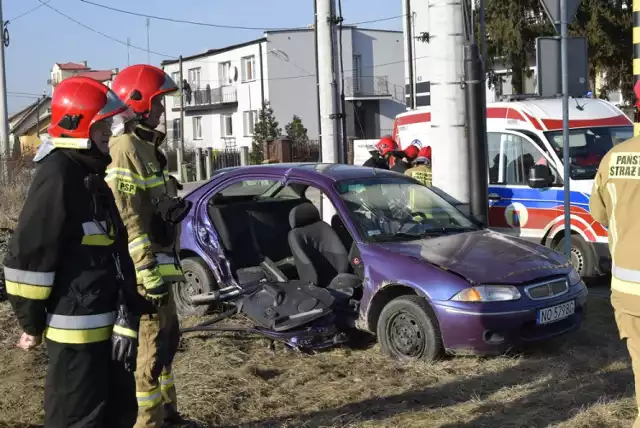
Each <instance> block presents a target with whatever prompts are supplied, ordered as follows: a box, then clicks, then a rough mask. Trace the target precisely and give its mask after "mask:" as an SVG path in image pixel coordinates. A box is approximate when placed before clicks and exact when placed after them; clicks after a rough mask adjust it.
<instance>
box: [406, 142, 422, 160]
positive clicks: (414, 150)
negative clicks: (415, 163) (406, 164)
mask: <svg viewBox="0 0 640 428" xmlns="http://www.w3.org/2000/svg"><path fill="white" fill-rule="evenodd" d="M419 153H420V149H418V147H417V146H414V145H413V144H412V145H410V146H409V147H407V148H406V149H404V154H405V155H406V156H407V158H409V159H415V158H417V157H418V154H419Z"/></svg>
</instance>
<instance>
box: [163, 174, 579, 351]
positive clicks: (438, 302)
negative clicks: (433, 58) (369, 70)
mask: <svg viewBox="0 0 640 428" xmlns="http://www.w3.org/2000/svg"><path fill="white" fill-rule="evenodd" d="M187 199H189V200H190V201H192V202H193V208H192V209H191V212H190V213H189V216H188V217H187V218H186V219H185V221H184V222H183V225H182V229H181V237H180V246H181V248H180V257H181V261H182V265H183V268H184V271H185V274H186V277H187V282H186V284H176V286H175V289H174V292H175V293H174V295H175V299H176V304H177V307H178V310H179V312H180V313H182V314H184V315H188V314H200V315H202V314H204V313H206V312H207V311H209V310H210V309H212V308H215V309H216V313H215V314H214V315H215V317H214V318H213V319H211V320H209V321H207V322H205V323H203V324H201V325H199V326H196V327H194V328H190V329H185V330H184V331H185V332H188V331H200V330H215V331H220V330H224V331H228V330H233V331H244V332H248V333H257V334H261V335H264V336H267V337H269V338H271V339H273V340H278V341H281V342H284V343H285V344H287V345H288V346H291V347H294V348H298V349H318V348H324V347H330V346H334V345H336V344H339V343H342V342H345V341H346V340H347V339H348V336H349V332H350V331H352V330H353V328H357V329H360V330H364V331H368V332H371V333H373V334H374V335H375V336H376V338H377V340H378V342H379V343H380V345H381V347H382V349H383V350H384V352H385V353H387V354H388V355H389V356H391V357H393V358H399V359H424V360H430V359H433V358H436V357H438V356H440V355H441V354H442V353H444V352H445V351H446V352H452V353H455V352H473V353H477V354H499V353H503V352H505V351H507V350H508V349H510V348H512V347H515V346H519V345H523V344H527V343H534V342H538V341H543V340H547V339H550V338H552V337H556V336H559V335H562V334H565V333H568V332H571V331H574V330H576V329H578V328H579V327H580V324H581V322H582V317H583V311H584V305H585V301H586V298H587V289H586V287H585V285H584V283H583V282H582V281H581V279H580V276H579V275H578V274H577V273H576V272H575V271H574V270H573V268H572V267H571V265H570V264H569V263H568V262H567V261H566V259H564V257H563V256H562V255H561V254H559V253H557V252H556V251H554V250H551V249H549V248H545V247H543V246H541V245H537V244H533V243H530V242H527V241H525V240H521V239H519V238H515V237H511V236H507V235H503V234H500V233H497V232H493V231H490V230H488V229H486V228H483V227H482V226H480V225H479V224H478V223H477V222H476V221H475V220H474V219H472V218H470V217H469V216H467V215H465V214H463V213H462V212H461V211H459V210H458V209H457V208H456V207H455V206H454V205H452V204H451V203H450V202H449V201H450V198H448V197H447V195H444V194H441V192H439V191H435V190H433V189H430V188H427V187H425V186H422V185H420V184H419V183H418V182H417V181H415V180H413V179H412V178H410V177H407V176H404V175H400V174H397V173H394V172H391V171H383V170H376V169H371V168H364V167H356V166H350V165H334V164H315V163H314V164H274V165H261V166H251V167H240V168H226V169H223V170H219V171H217V172H216V174H215V175H214V176H213V178H212V179H211V180H210V181H209V182H208V183H206V184H205V185H203V186H201V187H200V188H198V189H196V190H194V191H193V192H191V193H190V194H189V195H188V196H187ZM327 204H329V205H327ZM321 205H324V209H319V208H320V206H321ZM328 208H333V213H334V215H333V216H332V217H331V218H329V219H328V221H327V222H325V221H323V220H322V219H321V214H320V213H321V212H325V213H326V212H327V211H328ZM329 212H331V211H329ZM237 313H242V314H244V315H245V316H246V317H247V318H248V319H249V320H250V321H251V323H252V324H253V326H252V327H240V326H238V327H229V326H227V325H226V323H225V326H224V327H221V326H219V324H217V323H216V322H217V321H220V320H221V319H224V318H227V317H230V316H233V315H235V314H237Z"/></svg>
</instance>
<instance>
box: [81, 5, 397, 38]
mask: <svg viewBox="0 0 640 428" xmlns="http://www.w3.org/2000/svg"><path fill="white" fill-rule="evenodd" d="M80 1H81V2H82V3H86V4H90V5H92V6H96V7H101V8H103V9H107V10H111V11H113V12H120V13H124V14H127V15H133V16H140V17H144V18H151V19H157V20H160V21H167V22H174V23H179V24H190V25H198V26H201V27H213V28H226V29H231V30H253V31H278V30H285V29H286V28H283V27H247V26H243V25H226V24H213V23H210V22H202V21H191V20H187V19H177V18H169V17H166V16H158V15H150V14H147V13H141V12H134V11H131V10H125V9H119V8H117V7H113V6H107V5H106V4H101V3H96V2H93V1H91V0H80ZM403 16H404V15H396V16H387V17H384V18H378V19H372V20H369V21H362V22H354V23H349V24H346V25H361V24H373V23H376V22H384V21H390V20H392V19H398V18H402V17H403ZM300 28H302V27H300Z"/></svg>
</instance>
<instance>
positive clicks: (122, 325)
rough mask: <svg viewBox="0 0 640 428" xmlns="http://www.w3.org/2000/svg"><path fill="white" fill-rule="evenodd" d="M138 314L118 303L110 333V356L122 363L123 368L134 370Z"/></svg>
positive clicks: (138, 324) (136, 351)
mask: <svg viewBox="0 0 640 428" xmlns="http://www.w3.org/2000/svg"><path fill="white" fill-rule="evenodd" d="M139 328H140V316H138V315H134V314H133V313H131V312H130V311H129V309H128V308H127V306H126V305H124V304H122V303H121V304H119V305H118V315H117V316H116V322H115V324H114V326H113V333H112V334H111V357H112V359H113V360H114V361H120V362H121V363H123V364H124V368H125V370H127V371H129V372H134V371H135V370H136V358H137V355H138V329H139Z"/></svg>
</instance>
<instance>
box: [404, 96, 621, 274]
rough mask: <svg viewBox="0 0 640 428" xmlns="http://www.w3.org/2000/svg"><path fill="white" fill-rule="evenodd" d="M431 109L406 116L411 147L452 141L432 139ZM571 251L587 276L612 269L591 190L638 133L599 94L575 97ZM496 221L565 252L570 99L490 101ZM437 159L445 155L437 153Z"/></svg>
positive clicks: (493, 214)
mask: <svg viewBox="0 0 640 428" xmlns="http://www.w3.org/2000/svg"><path fill="white" fill-rule="evenodd" d="M430 120H431V114H430V113H429V112H428V111H427V112H425V111H423V110H414V111H410V112H406V113H402V114H400V115H398V116H397V117H396V119H395V123H394V138H395V139H396V141H397V142H398V144H399V145H400V146H401V147H402V148H405V147H407V146H408V145H410V144H415V145H418V146H421V147H425V146H431V147H432V148H434V154H435V153H437V150H435V147H434V146H435V145H436V144H446V142H436V141H432V140H430V138H429V133H430V123H429V122H430ZM569 128H570V131H569V132H570V134H569V145H570V156H571V178H570V190H571V231H572V234H573V236H572V239H571V242H572V248H571V257H572V262H573V265H574V266H575V268H576V269H577V270H578V272H580V274H582V276H584V277H592V276H595V275H598V274H602V273H606V272H608V271H609V269H610V263H611V262H610V255H609V250H608V246H607V231H606V229H605V228H604V227H603V226H602V225H600V224H599V223H597V222H596V221H595V220H594V219H593V218H592V217H591V215H590V213H589V195H590V193H591V188H592V186H593V179H594V177H595V173H596V171H597V168H598V165H599V163H600V160H601V159H602V157H603V156H604V155H605V154H606V153H607V151H608V150H609V149H610V148H611V147H612V146H613V145H615V144H618V143H620V142H622V141H625V140H627V139H629V138H631V137H632V136H633V122H632V121H631V120H630V119H629V118H628V117H627V116H626V115H625V114H624V112H622V111H621V110H620V109H619V108H617V107H616V106H614V105H613V104H611V103H609V102H607V101H603V100H598V99H591V98H578V99H570V104H569ZM487 134H488V139H487V141H488V146H489V152H488V153H489V156H488V169H489V201H488V202H489V227H490V228H492V229H494V230H497V231H500V232H503V233H508V234H512V235H515V236H519V237H522V238H525V239H528V240H531V241H534V242H536V243H540V244H543V245H546V246H548V247H551V248H557V249H558V250H560V251H562V248H563V240H564V238H563V236H564V205H563V204H564V193H563V192H564V184H563V183H564V181H563V180H564V177H563V175H564V168H563V162H562V156H563V138H562V99H559V98H539V97H531V98H526V97H520V98H515V99H511V100H508V101H502V102H496V103H489V104H488V105H487ZM433 162H434V163H435V162H438V159H437V157H435V156H434V159H433ZM536 164H537V165H547V166H549V167H550V169H551V175H552V176H553V180H552V181H550V182H549V183H548V184H547V185H545V186H544V187H542V188H540V186H536V185H534V182H531V183H529V180H528V175H529V170H530V168H531V167H532V166H534V165H536Z"/></svg>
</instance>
